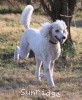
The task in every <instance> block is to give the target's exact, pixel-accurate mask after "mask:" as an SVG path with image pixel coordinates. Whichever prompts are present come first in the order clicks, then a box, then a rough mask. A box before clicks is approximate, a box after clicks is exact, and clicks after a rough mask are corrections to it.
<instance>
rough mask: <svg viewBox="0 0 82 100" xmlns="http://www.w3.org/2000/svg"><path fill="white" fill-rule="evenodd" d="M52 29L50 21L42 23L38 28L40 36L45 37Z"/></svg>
mask: <svg viewBox="0 0 82 100" xmlns="http://www.w3.org/2000/svg"><path fill="white" fill-rule="evenodd" d="M51 30H52V25H51V24H50V23H44V24H43V25H42V28H41V30H40V32H41V34H42V36H44V37H47V36H48V35H49V33H50V32H51Z"/></svg>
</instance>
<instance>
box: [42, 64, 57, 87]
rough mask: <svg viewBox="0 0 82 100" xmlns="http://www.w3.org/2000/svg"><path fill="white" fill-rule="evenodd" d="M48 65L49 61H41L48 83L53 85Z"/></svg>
mask: <svg viewBox="0 0 82 100" xmlns="http://www.w3.org/2000/svg"><path fill="white" fill-rule="evenodd" d="M50 65H51V62H49V63H47V62H44V63H43V67H44V72H45V75H46V78H47V81H48V84H49V85H51V86H55V84H54V81H53V76H52V73H51V69H50Z"/></svg>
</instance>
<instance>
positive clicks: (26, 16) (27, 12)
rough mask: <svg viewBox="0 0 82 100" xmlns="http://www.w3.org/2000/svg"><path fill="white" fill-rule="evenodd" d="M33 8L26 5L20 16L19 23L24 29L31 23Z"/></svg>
mask: <svg viewBox="0 0 82 100" xmlns="http://www.w3.org/2000/svg"><path fill="white" fill-rule="evenodd" d="M33 10H34V8H33V6H32V5H27V6H26V7H25V8H24V10H23V12H22V15H21V20H20V21H21V23H22V24H23V25H24V27H25V28H29V25H30V22H31V16H32V13H33Z"/></svg>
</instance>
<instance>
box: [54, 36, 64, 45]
mask: <svg viewBox="0 0 82 100" xmlns="http://www.w3.org/2000/svg"><path fill="white" fill-rule="evenodd" d="M55 38H56V39H57V40H58V41H59V42H60V43H61V44H63V43H64V39H59V38H58V37H57V36H55Z"/></svg>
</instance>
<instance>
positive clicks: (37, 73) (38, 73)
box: [35, 57, 42, 81]
mask: <svg viewBox="0 0 82 100" xmlns="http://www.w3.org/2000/svg"><path fill="white" fill-rule="evenodd" d="M35 60H36V71H35V76H36V81H40V80H41V77H40V68H41V66H42V61H41V60H39V59H38V58H37V57H35Z"/></svg>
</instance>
